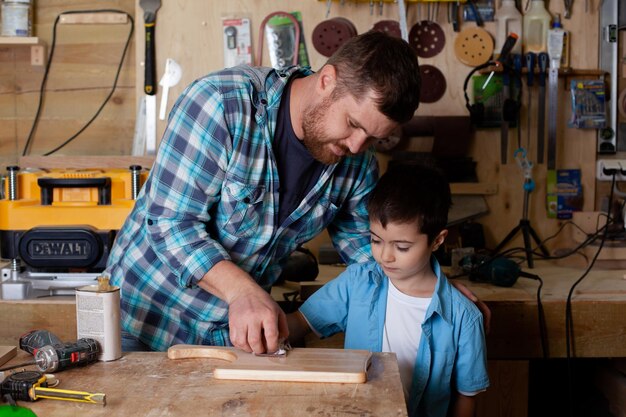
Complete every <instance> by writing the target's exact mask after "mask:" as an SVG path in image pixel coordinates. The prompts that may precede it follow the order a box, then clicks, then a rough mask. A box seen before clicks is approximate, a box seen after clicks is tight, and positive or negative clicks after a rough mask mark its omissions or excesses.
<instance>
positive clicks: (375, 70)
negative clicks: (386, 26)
mask: <svg viewBox="0 0 626 417" xmlns="http://www.w3.org/2000/svg"><path fill="white" fill-rule="evenodd" d="M326 64H327V65H333V66H334V67H335V68H336V71H337V88H336V94H335V96H337V95H343V94H346V93H348V94H351V95H352V96H353V97H355V98H356V99H361V98H363V96H364V95H365V94H367V93H368V92H370V91H373V92H374V94H375V99H376V103H377V104H378V110H379V111H380V112H381V113H382V114H384V115H385V116H387V117H388V118H389V119H391V120H393V121H395V122H397V123H404V122H406V121H408V120H410V119H411V118H412V117H413V115H414V114H415V110H417V106H418V105H419V97H420V85H421V82H420V71H419V64H418V62H417V54H416V52H415V50H414V49H413V48H411V46H410V45H409V44H408V43H407V42H405V41H404V40H402V39H398V38H395V37H392V36H389V35H386V34H384V33H382V32H378V31H369V32H366V33H364V34H361V35H359V36H355V37H353V38H351V39H349V40H348V41H347V42H346V43H344V44H343V45H342V46H341V47H340V48H339V49H338V50H337V52H335V53H334V54H333V55H332V56H331V57H330V58H329V59H328V61H327V62H326Z"/></svg>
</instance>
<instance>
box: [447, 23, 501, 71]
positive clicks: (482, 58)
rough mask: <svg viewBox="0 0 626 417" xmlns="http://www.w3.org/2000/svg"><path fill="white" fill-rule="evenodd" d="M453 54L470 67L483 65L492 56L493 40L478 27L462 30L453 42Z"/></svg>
mask: <svg viewBox="0 0 626 417" xmlns="http://www.w3.org/2000/svg"><path fill="white" fill-rule="evenodd" d="M454 54H455V55H456V57H457V59H458V60H459V61H461V62H462V63H464V64H465V65H469V66H470V67H476V66H478V65H481V64H484V63H485V62H487V61H489V60H490V59H491V58H492V56H493V38H492V37H491V35H490V34H489V32H487V31H486V30H485V29H483V28H480V27H470V28H467V29H463V30H462V31H461V33H459V34H458V35H457V37H456V39H455V40H454Z"/></svg>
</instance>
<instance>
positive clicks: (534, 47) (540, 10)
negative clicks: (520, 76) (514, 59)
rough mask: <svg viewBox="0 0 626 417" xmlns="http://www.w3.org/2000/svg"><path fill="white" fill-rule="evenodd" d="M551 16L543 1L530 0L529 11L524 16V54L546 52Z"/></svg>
mask: <svg viewBox="0 0 626 417" xmlns="http://www.w3.org/2000/svg"><path fill="white" fill-rule="evenodd" d="M550 20H552V16H550V13H549V12H548V11H547V10H546V5H545V3H544V2H543V0H532V2H531V3H530V9H529V10H528V12H527V13H526V14H525V15H524V29H523V30H524V33H523V38H522V39H523V44H524V45H523V47H524V53H528V52H534V53H536V54H538V53H540V52H548V30H549V29H550Z"/></svg>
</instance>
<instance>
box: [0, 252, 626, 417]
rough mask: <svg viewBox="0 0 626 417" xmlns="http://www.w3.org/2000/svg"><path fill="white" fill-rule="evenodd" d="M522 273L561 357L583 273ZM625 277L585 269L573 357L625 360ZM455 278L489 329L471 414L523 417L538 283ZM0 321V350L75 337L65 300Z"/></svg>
mask: <svg viewBox="0 0 626 417" xmlns="http://www.w3.org/2000/svg"><path fill="white" fill-rule="evenodd" d="M343 269H344V268H343V267H336V266H327V265H321V266H320V276H319V277H318V280H316V282H313V283H290V282H287V283H285V284H284V285H282V286H280V287H276V288H274V289H273V290H272V295H273V296H274V298H276V299H278V300H282V294H283V293H285V292H292V291H294V290H299V289H302V290H303V292H305V293H310V292H311V291H312V290H313V289H314V288H315V287H319V286H320V285H323V283H324V282H326V281H328V280H329V279H332V278H334V277H335V276H337V275H338V274H339V273H340V272H341V271H343ZM523 269H524V270H528V269H527V268H523ZM528 271H529V272H532V273H534V274H536V275H539V276H540V277H541V278H542V280H543V281H544V285H543V288H542V292H541V300H542V305H543V308H544V311H545V318H546V329H547V336H548V338H547V341H548V348H549V356H550V357H551V358H563V357H565V356H566V344H565V305H566V300H567V296H568V293H569V290H570V288H571V286H572V285H573V284H574V282H576V281H577V280H578V278H579V277H580V276H581V275H582V273H583V272H584V271H583V270H582V269H580V268H568V267H562V266H556V265H554V264H551V263H548V262H546V261H535V268H534V269H532V270H528ZM625 274H626V271H625V270H598V269H596V270H592V271H591V272H590V273H589V275H588V276H587V277H586V278H584V279H583V280H582V281H581V283H580V284H579V285H578V286H577V287H576V290H575V291H574V293H573V296H572V312H573V325H574V334H573V344H572V348H573V349H572V354H573V356H574V357H578V358H583V357H584V358H603V357H612V358H624V357H626V319H625V318H626V279H625V278H624V277H625ZM458 279H459V280H461V281H462V282H463V283H464V284H466V285H467V286H468V287H469V288H470V289H471V290H472V291H473V292H474V293H475V294H477V295H478V296H479V297H480V299H481V300H483V301H485V302H486V303H487V304H488V305H489V307H490V309H491V311H492V319H491V332H490V333H489V334H488V336H487V354H488V358H489V376H490V379H491V386H490V388H489V389H488V390H487V392H486V393H484V394H481V395H480V397H479V403H478V412H479V413H478V415H481V416H501V415H507V416H509V417H518V416H519V417H525V416H527V415H528V381H529V360H530V359H536V358H542V350H541V343H540V337H539V334H540V333H539V324H538V313H537V311H538V310H537V288H538V282H537V281H533V280H530V279H527V278H520V279H519V280H518V282H517V283H516V284H515V285H514V286H513V287H511V288H503V287H496V286H493V285H489V284H483V283H475V282H470V281H468V280H467V279H465V278H463V279H461V278H458ZM0 317H6V318H10V319H9V320H0V345H15V344H17V340H18V338H19V335H20V334H21V333H23V332H25V331H27V330H31V329H47V330H50V331H52V332H53V333H55V334H57V335H58V336H59V337H60V338H61V339H62V340H75V339H76V318H75V304H74V301H73V299H71V298H70V299H63V300H58V299H57V300H52V299H51V300H45V299H42V300H27V301H0ZM307 346H309V347H338V348H340V347H342V346H343V338H342V336H341V335H338V336H336V337H333V338H330V339H325V340H321V341H320V340H318V339H316V338H309V339H307ZM98 366H99V365H98ZM74 388H77V387H74ZM270 402H271V401H270ZM331 414H332V413H331ZM268 415H269V414H268ZM294 415H295V414H294ZM374 415H377V414H374Z"/></svg>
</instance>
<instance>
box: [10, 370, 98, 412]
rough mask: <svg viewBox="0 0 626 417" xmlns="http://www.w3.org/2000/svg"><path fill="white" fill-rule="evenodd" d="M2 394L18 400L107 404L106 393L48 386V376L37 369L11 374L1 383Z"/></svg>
mask: <svg viewBox="0 0 626 417" xmlns="http://www.w3.org/2000/svg"><path fill="white" fill-rule="evenodd" d="M0 391H1V393H2V396H5V395H9V396H11V398H13V399H14V400H16V401H36V400H38V399H40V398H48V399H51V400H63V401H74V402H81V403H90V404H102V405H106V394H102V393H89V392H84V391H70V390H64V389H56V388H48V382H47V378H46V376H45V375H44V374H43V373H41V372H37V371H22V372H16V373H14V374H13V375H10V376H9V377H8V378H7V379H5V380H4V381H3V382H2V385H0Z"/></svg>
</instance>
